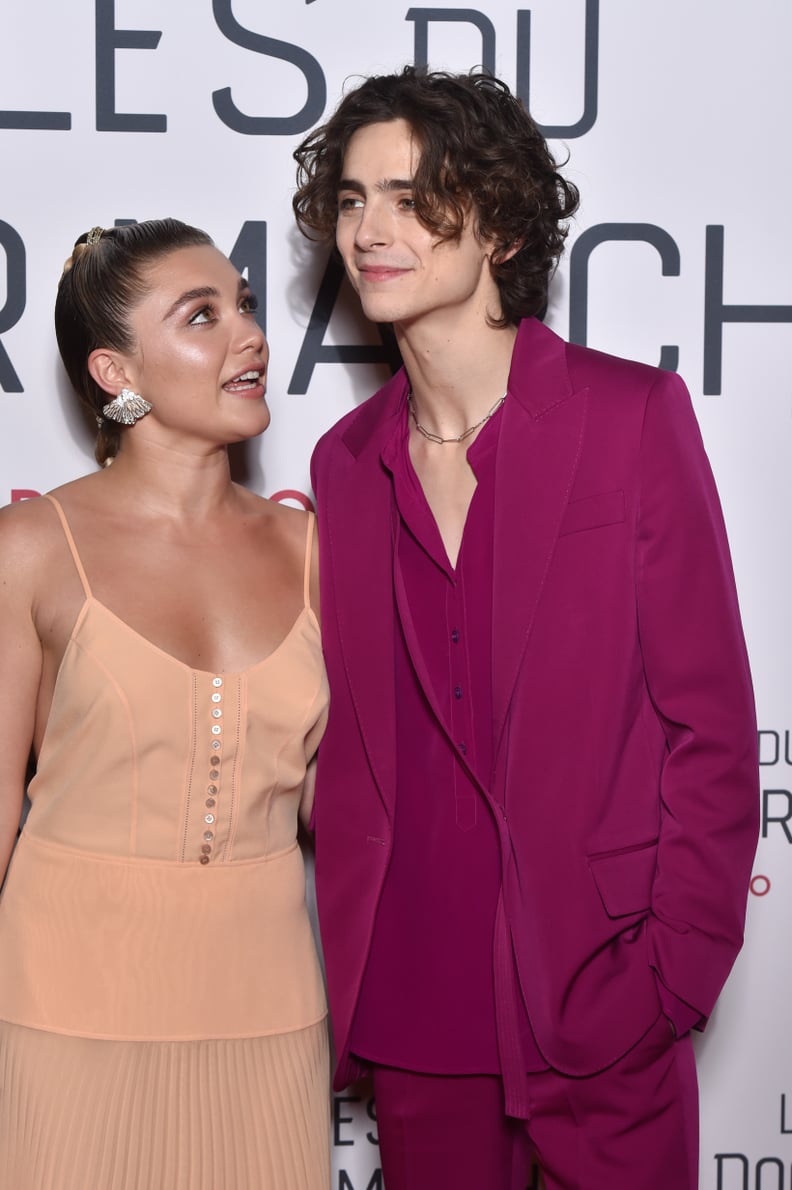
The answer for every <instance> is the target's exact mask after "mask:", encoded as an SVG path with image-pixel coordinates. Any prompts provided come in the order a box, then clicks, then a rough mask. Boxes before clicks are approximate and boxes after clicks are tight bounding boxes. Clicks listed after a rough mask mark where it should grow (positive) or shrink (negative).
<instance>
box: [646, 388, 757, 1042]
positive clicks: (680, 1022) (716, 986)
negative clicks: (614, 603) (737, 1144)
mask: <svg viewBox="0 0 792 1190" xmlns="http://www.w3.org/2000/svg"><path fill="white" fill-rule="evenodd" d="M639 488H640V496H639V504H638V524H637V538H636V550H637V557H636V582H637V606H638V627H639V634H640V644H641V651H642V657H643V664H644V669H645V676H646V682H647V686H648V689H649V694H650V697H651V699H652V701H653V704H654V708H655V711H656V713H657V716H658V718H659V720H660V723H661V724H662V727H663V730H664V732H665V738H666V751H665V757H664V763H663V766H662V772H661V778H660V815H661V820H660V835H659V848H658V860H657V868H656V874H655V879H654V884H653V892H652V906H651V909H652V913H651V917H650V919H649V927H648V929H649V934H648V939H649V960H650V963H651V965H652V967H653V968H654V970H655V972H656V975H657V977H658V990H659V993H660V998H661V1002H662V1003H663V1008H664V1010H665V1012H666V1014H667V1015H668V1016H669V1017H670V1019H671V1020H672V1022H673V1024H674V1025H675V1028H676V1030H677V1033H680V1034H681V1033H683V1032H685V1031H686V1030H687V1029H688V1028H689V1027H690V1026H691V1025H694V1024H696V1025H699V1026H701V1025H703V1023H704V1022H705V1021H706V1018H707V1016H708V1015H709V1013H710V1011H711V1010H712V1007H713V1005H714V1003H715V1000H716V998H717V996H718V993H719V992H720V990H721V987H722V986H723V983H724V982H725V980H726V977H727V975H728V973H729V971H730V969H731V966H732V964H733V962H734V959H735V958H736V956H737V953H738V951H739V949H740V947H741V945H742V938H743V927H744V922H745V911H746V901H747V894H748V882H749V879H750V873H751V865H752V862H753V857H754V852H755V848H756V841H757V836H758V828H759V791H758V774H759V768H758V755H757V732H756V719H755V711H754V702H753V691H752V686H751V678H750V671H749V667H748V658H747V654H746V649H745V642H744V639H743V634H742V628H741V624H740V613H739V607H738V602H737V593H736V590H735V585H734V576H733V573H732V565H731V559H730V555H729V548H728V543H727V540H726V531H725V527H724V523H723V517H722V513H721V508H720V503H719V500H718V495H717V491H716V489H715V482H714V479H713V477H712V472H711V470H710V466H709V462H708V460H707V457H706V454H705V452H704V447H703V444H702V440H701V434H700V432H699V428H698V424H697V422H696V419H695V415H694V413H693V408H692V405H691V401H690V397H689V394H688V392H687V389H686V388H685V385H684V384H683V382H682V381H681V380H680V379H679V377H678V376H676V375H674V374H672V373H661V374H660V375H659V376H658V378H657V380H656V381H655V383H654V385H653V387H652V390H651V392H650V394H649V397H648V400H647V404H646V410H645V418H644V425H643V431H642V438H641V458H640V475H639Z"/></svg>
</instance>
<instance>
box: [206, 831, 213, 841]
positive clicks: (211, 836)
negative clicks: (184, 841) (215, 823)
mask: <svg viewBox="0 0 792 1190" xmlns="http://www.w3.org/2000/svg"><path fill="white" fill-rule="evenodd" d="M213 838H214V835H213V834H212V832H211V831H204V839H205V840H206V842H207V843H211V841H212V839H213Z"/></svg>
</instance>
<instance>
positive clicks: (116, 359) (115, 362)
mask: <svg viewBox="0 0 792 1190" xmlns="http://www.w3.org/2000/svg"><path fill="white" fill-rule="evenodd" d="M88 371H89V372H90V373H91V376H92V378H93V379H94V380H95V381H96V383H97V384H98V385H99V387H100V388H101V389H103V390H104V391H105V392H106V393H110V395H111V396H113V397H116V396H118V394H119V393H120V392H121V389H122V388H134V384H133V383H132V381H131V377H130V375H129V371H128V369H127V367H126V365H125V362H124V357H123V356H122V355H121V354H120V353H119V352H117V351H111V350H110V349H109V348H107V347H97V348H96V350H95V351H92V352H91V354H90V355H89V356H88Z"/></svg>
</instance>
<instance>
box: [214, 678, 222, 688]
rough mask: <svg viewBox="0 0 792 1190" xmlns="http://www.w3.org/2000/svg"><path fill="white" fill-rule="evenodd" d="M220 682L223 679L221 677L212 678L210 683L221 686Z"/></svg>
mask: <svg viewBox="0 0 792 1190" xmlns="http://www.w3.org/2000/svg"><path fill="white" fill-rule="evenodd" d="M222 684H223V679H222V678H212V685H213V686H222Z"/></svg>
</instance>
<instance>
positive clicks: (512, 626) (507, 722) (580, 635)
mask: <svg viewBox="0 0 792 1190" xmlns="http://www.w3.org/2000/svg"><path fill="white" fill-rule="evenodd" d="M406 387H407V381H406V377H405V375H404V373H403V372H400V373H398V374H397V375H396V376H394V377H393V379H392V380H391V381H389V383H387V384H386V385H385V386H384V388H382V389H381V390H380V391H379V392H378V393H377V394H376V395H375V396H373V397H372V398H371V399H370V400H369V401H366V402H365V404H363V405H362V406H361V407H360V408H358V409H356V410H354V411H353V412H352V413H350V414H348V415H347V416H346V417H344V418H343V419H342V420H341V421H340V422H339V423H338V425H336V426H335V427H334V428H333V429H332V430H330V432H329V433H328V434H326V435H325V436H324V437H323V438H322V440H321V441H320V443H319V445H318V446H317V448H316V452H315V454H314V459H313V468H312V471H313V483H314V490H315V492H316V496H317V506H318V513H319V531H320V548H321V576H322V634H323V638H324V650H325V658H326V663H327V668H328V673H329V678H330V688H331V706H330V720H329V724H328V728H327V733H326V735H325V737H324V739H323V741H322V744H321V748H320V751H319V768H318V778H317V791H316V801H315V809H314V821H315V827H316V881H317V897H318V907H319V920H320V926H321V934H322V942H323V946H324V954H325V960H326V966H327V978H328V987H329V996H330V1007H331V1013H332V1018H333V1025H334V1030H335V1042H336V1053H337V1055H338V1070H337V1074H336V1085H337V1086H338V1087H341V1086H343V1085H345V1084H346V1083H347V1082H349V1081H351V1080H352V1079H353V1078H354V1077H355V1076H356V1075H357V1074H358V1073H359V1068H358V1067H357V1065H356V1063H355V1062H354V1061H353V1060H352V1059H351V1058H350V1055H349V1046H348V1038H349V1030H350V1025H351V1022H352V1019H353V1015H354V1011H355V1004H356V1000H357V996H358V991H359V988H360V983H361V978H362V975H363V972H364V969H365V964H366V957H367V954H368V949H369V943H370V939H371V933H372V930H373V929H374V924H375V919H376V913H377V904H378V901H379V897H380V892H381V889H382V884H383V880H384V879H385V874H386V871H387V867H388V856H389V852H390V846H391V837H392V823H393V813H394V790H395V773H396V755H395V740H394V697H395V692H394V678H393V669H394V661H393V657H394V644H393V642H394V628H395V619H394V616H395V612H394V595H393V540H392V525H393V515H394V514H393V508H392V494H391V486H390V480H389V477H388V476H387V474H386V472H385V471H384V469H383V467H382V464H381V462H380V452H381V449H382V445H383V443H384V442H385V440H386V439H387V437H388V435H389V434H390V433H391V431H392V426H393V419H394V418H396V417H403V416H404V400H405V394H406ZM508 391H509V399H508V400H507V402H506V404H505V406H504V408H503V414H502V416H503V424H502V426H501V433H500V446H499V455H498V464H497V466H498V472H497V479H496V504H495V530H494V531H495V540H494V572H493V626H494V627H493V642H492V653H493V702H494V723H493V731H494V741H495V762H494V772H493V776H492V781H491V784H490V785H489V787H488V789H486V790H484V789H482V797H484V798H485V799H486V801H487V803H488V805H489V808H490V811H491V813H492V814H493V816H494V818H495V821H496V822H497V824H498V828H499V832H500V838H501V844H502V864H503V888H502V914H501V916H502V917H503V918H505V922H506V930H507V931H508V934H509V936H510V940H511V941H510V945H511V946H513V949H514V954H515V955H516V961H517V968H518V975H519V987H520V989H521V992H522V998H523V1000H524V1002H525V1006H526V1008H527V1011H528V1014H529V1017H530V1020H531V1024H532V1027H533V1030H534V1033H535V1036H536V1039H537V1042H538V1044H539V1047H540V1049H541V1051H542V1053H543V1055H544V1056H545V1058H546V1059H547V1061H548V1063H549V1064H550V1065H551V1066H553V1067H554V1068H556V1069H558V1070H560V1071H564V1072H567V1073H569V1074H574V1075H584V1074H589V1073H592V1072H594V1071H596V1070H599V1069H602V1068H603V1067H605V1066H607V1065H608V1064H610V1063H611V1062H613V1061H615V1060H616V1059H617V1058H619V1057H620V1056H621V1055H622V1054H624V1053H625V1052H626V1051H627V1050H628V1049H629V1048H630V1047H631V1046H632V1045H633V1044H634V1043H635V1042H636V1041H637V1040H638V1039H639V1038H640V1037H641V1036H642V1034H643V1033H644V1032H645V1031H646V1030H647V1029H648V1028H649V1027H650V1025H651V1024H652V1022H653V1021H654V1020H656V1018H657V1016H658V1013H659V1011H660V1005H661V1001H660V996H659V991H658V989H662V988H665V989H668V991H670V993H671V994H672V996H671V1000H672V1001H673V1002H674V1003H677V1002H678V1009H679V1012H678V1014H677V1013H676V1012H675V1011H674V1009H673V1008H672V1009H671V1011H670V1013H669V1015H671V1016H672V1018H674V1017H675V1018H676V1019H675V1024H676V1025H677V1028H678V1030H680V1031H683V1030H685V1029H687V1028H688V1027H689V1026H690V1024H691V1023H692V1022H693V1021H697V1022H698V1023H701V1024H703V1022H704V1021H705V1020H706V1018H707V1016H708V1014H709V1013H710V1011H711V1009H712V1006H713V1004H714V1002H715V999H716V997H717V996H718V993H719V991H720V989H721V987H722V985H723V983H724V980H725V979H726V976H727V975H728V973H729V970H730V968H731V966H732V963H733V962H734V959H735V956H736V955H737V952H738V951H739V949H740V946H741V944H742V933H743V925H744V917H745V907H746V897H747V888H748V881H749V877H750V869H751V863H752V859H753V855H754V850H755V846H756V840H757V833H758V808H759V797H758V758H757V752H756V741H757V735H756V724H755V715H754V706H753V695H752V689H751V680H750V674H749V669H748V661H747V657H746V652H745V645H744V641H743V635H742V630H741V626H740V616H739V609H738V604H737V596H736V593H735V589H734V579H733V575H732V569H731V563H730V558H729V550H728V545H727V541H726V534H725V531H724V526H723V520H722V516H721V511H720V505H719V502H718V497H717V493H716V490H715V485H714V482H713V479H712V475H711V472H710V468H709V464H708V462H707V458H706V455H705V453H704V448H703V446H702V442H701V436H700V433H699V430H698V426H697V424H696V420H695V417H694V414H693V411H692V407H691V403H690V398H689V396H688V394H687V390H686V388H685V386H684V384H683V383H682V381H681V380H680V379H679V378H678V377H677V376H676V375H674V374H673V373H670V372H664V371H659V370H658V369H655V368H650V367H648V366H646V365H643V364H638V363H632V362H629V361H626V360H621V359H616V358H614V357H612V356H607V355H603V354H601V353H599V352H595V351H592V350H590V349H587V348H583V347H579V346H574V345H570V344H566V343H565V342H563V340H561V339H559V338H558V337H557V336H556V335H555V334H553V332H552V331H550V330H548V329H547V328H546V327H544V326H543V325H542V324H541V323H540V322H537V321H535V320H533V319H529V320H527V321H525V322H523V323H522V324H521V326H520V329H519V333H518V337H517V340H516V345H515V349H514V355H513V359H512V368H511V374H510V377H509V389H508ZM416 746H419V741H416ZM438 864H442V854H439V855H438ZM496 952H497V945H496ZM497 962H498V956H497V953H496V965H497ZM666 1011H668V1008H666ZM475 1028H476V1022H475V1021H471V1029H475ZM515 1114H516V1113H515Z"/></svg>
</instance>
